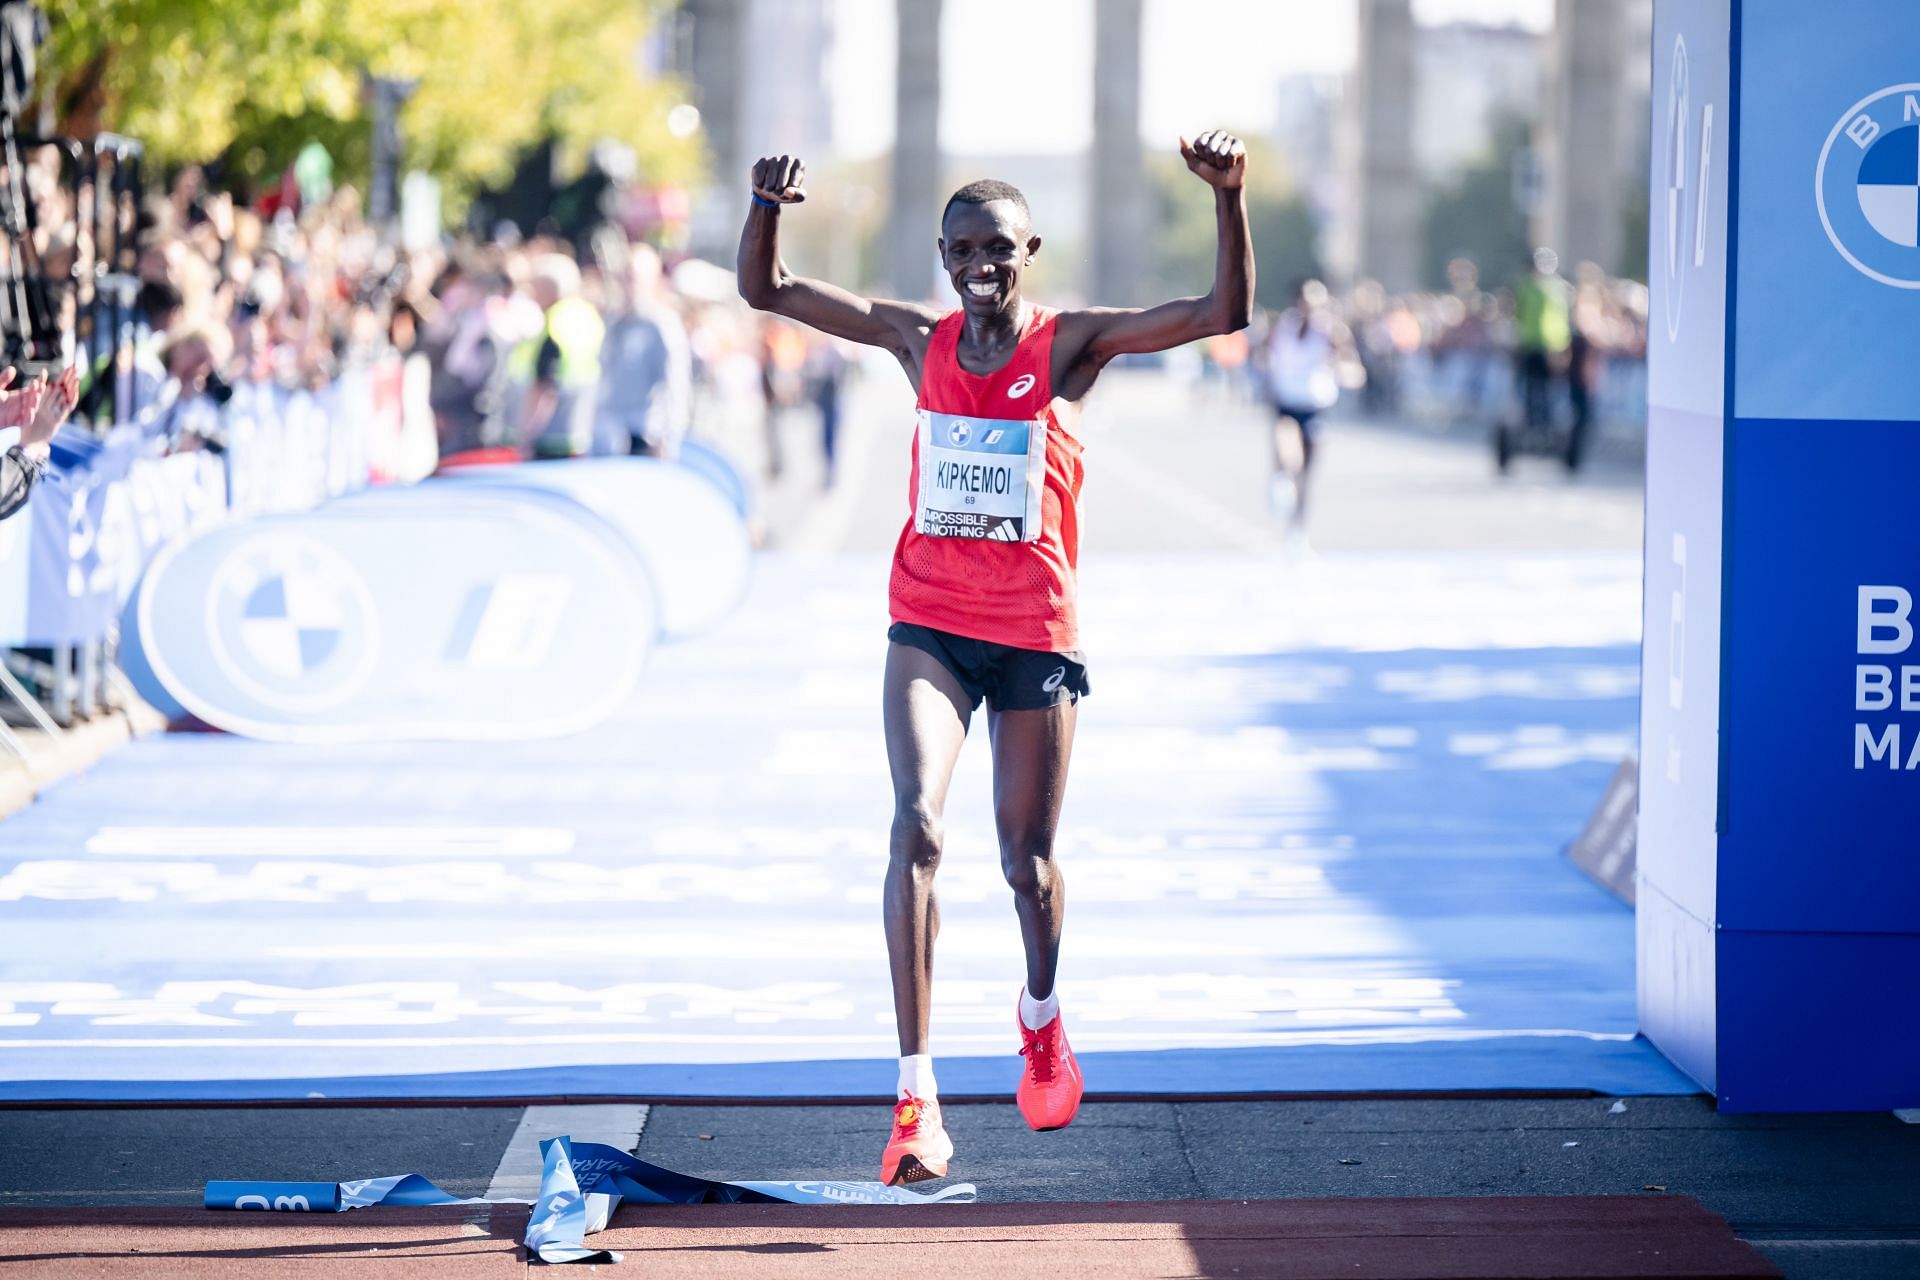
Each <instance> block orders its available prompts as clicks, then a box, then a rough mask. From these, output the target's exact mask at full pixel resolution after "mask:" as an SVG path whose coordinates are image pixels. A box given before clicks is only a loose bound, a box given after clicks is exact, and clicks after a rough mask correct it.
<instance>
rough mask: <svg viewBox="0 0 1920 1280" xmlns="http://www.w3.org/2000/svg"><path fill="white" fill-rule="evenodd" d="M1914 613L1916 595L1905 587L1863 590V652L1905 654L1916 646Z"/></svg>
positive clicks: (1861, 650)
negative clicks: (1883, 606) (1913, 645)
mask: <svg viewBox="0 0 1920 1280" xmlns="http://www.w3.org/2000/svg"><path fill="white" fill-rule="evenodd" d="M1881 605H1892V606H1893V607H1892V609H1882V608H1880V607H1879V606H1881ZM1912 614H1913V593H1912V592H1910V591H1908V590H1906V589H1905V588H1904V587H1870V586H1866V587H1861V588H1860V629H1859V644H1860V652H1861V653H1905V652H1906V651H1907V649H1908V648H1909V647H1911V646H1912V644H1913V622H1912V621H1911V618H1912ZM1888 633H1891V635H1890V636H1889V635H1888Z"/></svg>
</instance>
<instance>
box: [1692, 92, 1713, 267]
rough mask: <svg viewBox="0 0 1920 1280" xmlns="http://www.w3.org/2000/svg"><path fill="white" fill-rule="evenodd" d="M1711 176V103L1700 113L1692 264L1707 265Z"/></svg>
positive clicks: (1697, 265)
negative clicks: (1698, 181) (1708, 202)
mask: <svg viewBox="0 0 1920 1280" xmlns="http://www.w3.org/2000/svg"><path fill="white" fill-rule="evenodd" d="M1712 177H1713V104H1712V103H1711V102H1709V103H1708V104H1707V105H1706V108H1705V110H1703V111H1702V112H1701V113H1700V184H1699V198H1698V201H1697V203H1696V207H1695V210H1694V215H1693V265H1694V266H1696V267H1704V266H1706V265H1707V198H1708V189H1709V187H1710V185H1711V184H1710V179H1711V178H1712Z"/></svg>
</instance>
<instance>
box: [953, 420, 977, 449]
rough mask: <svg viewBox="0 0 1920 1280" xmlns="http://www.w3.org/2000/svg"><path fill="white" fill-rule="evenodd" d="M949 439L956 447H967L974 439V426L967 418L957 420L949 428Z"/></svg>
mask: <svg viewBox="0 0 1920 1280" xmlns="http://www.w3.org/2000/svg"><path fill="white" fill-rule="evenodd" d="M947 439H949V440H951V441H953V443H954V444H955V445H965V444H966V443H967V441H969V440H971V439H973V424H972V423H971V422H968V421H967V420H966V419H965V418H955V419H954V420H953V423H952V425H950V426H949V427H948V428H947Z"/></svg>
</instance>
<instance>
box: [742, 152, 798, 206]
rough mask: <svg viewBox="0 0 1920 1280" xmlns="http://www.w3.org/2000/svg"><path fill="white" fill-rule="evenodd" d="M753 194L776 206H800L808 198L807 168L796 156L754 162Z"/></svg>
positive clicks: (769, 158)
mask: <svg viewBox="0 0 1920 1280" xmlns="http://www.w3.org/2000/svg"><path fill="white" fill-rule="evenodd" d="M753 194H755V195H757V196H759V197H760V198H761V199H762V200H771V201H773V202H774V203H775V204H799V203H800V202H801V201H802V200H805V199H806V198H807V166H805V165H804V164H801V163H800V161H799V159H798V158H797V157H795V156H767V157H765V158H764V159H761V160H756V161H754V164H753Z"/></svg>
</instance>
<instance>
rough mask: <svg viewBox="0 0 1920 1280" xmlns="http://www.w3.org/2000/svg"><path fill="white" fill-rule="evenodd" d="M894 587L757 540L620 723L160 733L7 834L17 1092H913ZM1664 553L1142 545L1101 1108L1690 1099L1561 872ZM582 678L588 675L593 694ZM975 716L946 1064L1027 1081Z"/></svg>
mask: <svg viewBox="0 0 1920 1280" xmlns="http://www.w3.org/2000/svg"><path fill="white" fill-rule="evenodd" d="M884 583H885V565H884V563H883V562H882V561H880V560H878V559H875V558H867V557H861V558H831V559H803V558H795V557H781V556H767V557H763V558H762V559H761V560H760V562H759V564H758V566H757V569H756V580H755V583H754V586H753V589H752V591H751V593H750V595H749V597H748V600H747V602H746V604H745V605H744V606H743V608H742V609H741V610H740V611H739V612H738V613H737V614H736V615H735V616H734V617H733V618H731V619H730V620H729V621H728V622H726V623H725V624H723V625H722V626H721V627H720V628H718V629H717V630H716V631H714V632H711V633H709V634H707V635H706V636H703V637H700V638H697V639H694V640H691V641H687V642H682V643H679V644H675V645H669V646H663V647H661V648H658V649H656V650H655V651H654V653H653V654H652V655H651V657H650V659H649V666H648V670H647V672H646V673H645V676H644V678H643V680H642V683H641V688H640V690H639V692H638V693H637V694H636V695H635V696H634V697H633V698H632V700H631V701H630V703H629V704H628V705H627V706H625V707H624V708H623V709H622V710H621V711H620V712H619V713H617V714H616V715H614V716H613V717H612V718H611V719H610V720H609V721H608V722H607V723H606V724H604V725H603V726H602V727H600V728H598V729H595V730H593V731H591V732H589V733H586V734H583V735H580V736H577V737H574V738H568V739H562V740H557V741H547V742H535V743H525V744H518V743H471V744H469V743H420V744H380V745H374V746H349V745H326V746H287V745H275V744H265V743H258V742H251V741H247V740H243V739H239V738H230V737H223V736H217V735H193V734H178V735H168V736H165V737H159V738H149V739H145V740H142V741H139V742H136V743H133V744H132V745H130V746H129V747H128V748H126V749H125V750H123V751H121V752H119V753H118V754H116V755H115V756H113V757H112V758H110V759H109V760H107V761H106V762H105V763H103V764H101V765H100V766H99V767H97V768H95V769H94V770H93V771H91V772H90V773H88V774H86V775H83V776H81V777H79V778H76V779H73V780H71V781H68V782H66V783H64V784H61V785H60V786H58V787H57V788H55V789H54V790H53V791H51V792H50V793H49V794H48V795H46V796H45V797H43V798H42V799H41V800H40V802H38V803H37V804H35V805H34V806H33V807H32V808H31V809H29V810H27V811H25V812H23V813H21V814H19V815H17V816H15V817H13V818H10V819H8V820H7V821H6V822H5V823H4V824H0V933H4V936H5V937H6V939H7V945H6V946H5V948H4V950H0V1098H5V1099H13V1100H21V1099H244V1098H259V1099H298V1098H308V1097H327V1098H352V1097H489V1096H491V1097H501V1096H533V1095H538V1096H566V1095H583V1094H629V1095H640V1096H655V1097H668V1096H708V1097H831V1096H876V1095H887V1094H890V1092H891V1089H892V1084H893V1074H894V1063H893V1058H894V1054H895V1052H896V1049H895V1045H894V1039H893V1028H892V1021H893V1019H892V1003H891V998H890V995H889V988H888V982H887V968H886V953H885V944H884V940H883V938H882V935H881V931H880V883H881V875H882V871H883V869H884V866H885V862H886V857H887V853H886V843H887V839H886V837H887V827H888V822H889V818H890V816H891V792H890V787H889V785H888V780H887V771H886V758H885V754H884V750H883V746H882V741H881V735H880V723H879V720H880V717H879V682H880V667H881V660H882V657H883V654H884V649H885V639H884V631H885V622H886V619H885V613H884V610H885V598H884V595H885V593H884ZM1639 588H1640V568H1639V563H1638V561H1637V560H1636V559H1633V558H1628V557H1616V556H1602V557H1591V558H1579V557H1575V558H1566V557H1556V558H1508V559H1498V558H1490V557H1485V556H1474V557H1462V558H1458V559H1455V558H1449V557H1443V556H1367V557H1328V558H1324V559H1320V560H1315V561H1310V562H1307V563H1302V564H1285V563H1279V562H1275V561H1269V560H1260V559H1255V558H1251V557H1246V556H1224V555H1222V556H1206V557H1178V558H1150V557H1134V558H1123V557H1112V558H1107V559H1104V560H1101V559H1095V560H1093V561H1091V562H1090V563H1089V564H1088V565H1087V566H1086V572H1085V574H1084V579H1083V591H1084V595H1085V598H1086V641H1085V642H1086V647H1087V649H1088V652H1089V661H1090V663H1091V669H1092V681H1093V690H1094V691H1093V696H1092V697H1091V698H1090V699H1088V700H1087V701H1086V702H1085V703H1083V704H1082V713H1081V717H1080V727H1079V736H1078V740H1077V743H1076V747H1075V752H1074V761H1073V770H1072V776H1071V780H1070V783H1069V787H1068V794H1067V800H1066V811H1065V815H1064V819H1063V824H1062V830H1061V837H1060V842H1059V846H1058V848H1059V857H1060V865H1061V867H1062V869H1063V871H1064V874H1065V877H1066V881H1067V886H1068V888H1067V893H1068V903H1069V907H1068V915H1067V930H1066V943H1065V949H1064V961H1063V965H1062V970H1061V974H1060V991H1061V997H1062V1001H1063V1006H1064V1008H1065V1010H1066V1014H1067V1020H1068V1027H1069V1031H1070V1034H1071V1036H1072V1039H1073V1042H1074V1045H1075V1047H1076V1049H1077V1050H1079V1052H1080V1053H1081V1055H1082V1058H1083V1063H1084V1066H1085V1068H1086V1073H1087V1077H1088V1083H1089V1088H1090V1090H1091V1091H1092V1092H1093V1093H1095V1094H1099V1093H1169V1092H1170V1093H1181V1094H1205V1093H1245V1092H1280V1091H1367V1090H1409V1091H1440V1090H1469V1089H1512V1090H1533V1089H1593V1090H1597V1091H1602V1092H1618V1093H1685V1092H1692V1091H1693V1086H1692V1085H1691V1084H1690V1083H1689V1082H1688V1081H1686V1080H1685V1078H1684V1077H1682V1076H1680V1075H1679V1074H1678V1073H1677V1072H1676V1071H1674V1070H1673V1069H1672V1068H1671V1067H1670V1066H1668V1064H1667V1063H1666V1062H1665V1060H1664V1059H1662V1058H1661V1057H1660V1056H1659V1055H1658V1053H1656V1052H1655V1051H1654V1050H1653V1049H1652V1048H1651V1047H1650V1046H1648V1045H1647V1044H1646V1043H1645V1042H1644V1041H1641V1040H1637V1039H1635V1038H1634V1034H1633V1033H1634V1028H1635V1019H1634V961H1633V916H1632V913H1631V911H1629V910H1628V909H1627V908H1626V907H1624V906H1622V905H1620V904H1619V903H1617V902H1615V901H1614V900H1613V899H1611V898H1609V897H1608V896H1606V895H1605V894H1604V893H1603V892H1602V891H1600V890H1599V889H1598V888H1596V887H1594V886H1593V885H1592V884H1590V883H1589V882H1588V881H1587V880H1586V879H1585V878H1584V877H1582V876H1581V875H1580V874H1579V872H1577V871H1576V870H1575V869H1574V868H1572V867H1571V866H1570V865H1569V864H1568V863H1567V862H1566V861H1565V859H1564V858H1562V857H1561V849H1562V848H1563V846H1564V845H1565V844H1566V842H1567V841H1569V840H1570V839H1571V838H1572V837H1573V836H1574V835H1575V834H1576V833H1577V832H1578V831H1579V829H1580V827H1581V825H1582V823H1583V822H1584V820H1585V818H1586V816H1587V814H1588V813H1589V812H1590V810H1591V809H1592V807H1593V805H1594V804H1595V803H1596V801H1597V800H1598V799H1599V797H1600V795H1601V793H1602V791H1603V790H1604V788H1605V785H1606V781H1607V778H1608V776H1609V775H1610V773H1611V772H1612V770H1613V769H1614V768H1615V767H1616V766H1617V765H1618V763H1619V761H1620V760H1621V759H1622V758H1623V757H1624V756H1626V755H1627V754H1629V753H1630V752H1631V751H1632V750H1633V749H1634V746H1635V720H1636V714H1637V701H1636V699H1637V669H1638V667H1637V664H1638V656H1639V653H1638V636H1639ZM581 678H590V673H581ZM985 738H986V734H985V726H984V724H983V723H981V718H978V717H977V718H976V723H975V726H974V733H973V735H972V738H971V739H970V741H969V743H968V746H967V750H966V753H965V754H964V756H963V757H962V760H961V763H960V768H959V771H958V774H957V776H956V778H955V782H954V787H953V792H952V795H951V797H950V799H949V803H948V810H947V827H948V844H947V852H946V857H945V862H944V865H943V867H942V869H941V872H940V878H939V892H940V895H941V908H942V917H943V918H942V932H941V935H940V940H939V944H938V948H937V953H936V957H937V979H936V990H935V1012H934V1043H933V1052H934V1053H935V1055H936V1057H937V1058H938V1060H939V1072H940V1079H941V1085H942V1091H943V1093H945V1094H947V1095H949V1096H958V1095H961V1094H969V1093H988V1094H1002V1093H1007V1092H1010V1091H1011V1089H1012V1086H1013V1083H1014V1080H1015V1078H1016V1074H1017V1070H1018V1059H1017V1058H1016V1057H1015V1056H1014V1051H1015V1049H1016V1047H1017V1039H1016V1036H1015V1033H1014V999H1015V995H1016V993H1017V991H1018V989H1019V984H1020V981H1021V974H1022V964H1021V952H1020V943H1019V933H1018V928H1017V925H1016V923H1015V920H1014V915H1013V911H1012V903H1011V897H1010V894H1009V892H1008V890H1007V888H1006V885H1005V883H1004V881H1003V880H1002V878H1001V875H1000V869H999V859H998V855H997V851H996V848H995V844H994V838H993V819H992V808H991V800H990V779H989V773H988V768H987V754H986V743H985Z"/></svg>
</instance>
